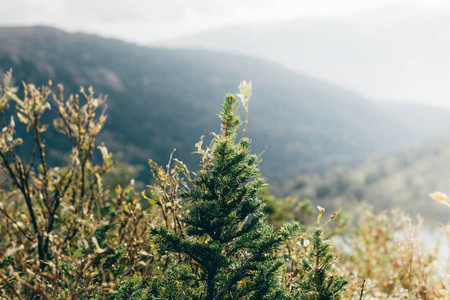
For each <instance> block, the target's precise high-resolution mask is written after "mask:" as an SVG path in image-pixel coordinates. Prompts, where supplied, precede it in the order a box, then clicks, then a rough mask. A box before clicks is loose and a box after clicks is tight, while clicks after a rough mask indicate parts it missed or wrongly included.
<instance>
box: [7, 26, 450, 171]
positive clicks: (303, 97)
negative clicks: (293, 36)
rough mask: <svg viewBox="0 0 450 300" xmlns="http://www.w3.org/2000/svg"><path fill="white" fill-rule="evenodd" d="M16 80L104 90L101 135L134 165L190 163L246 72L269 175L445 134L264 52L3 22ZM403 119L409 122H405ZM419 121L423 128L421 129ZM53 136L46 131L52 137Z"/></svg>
mask: <svg viewBox="0 0 450 300" xmlns="http://www.w3.org/2000/svg"><path fill="white" fill-rule="evenodd" d="M10 68H12V69H13V75H14V78H15V80H16V84H19V83H20V81H21V80H23V81H33V82H35V83H37V84H43V83H46V82H47V81H48V79H49V78H51V79H52V80H53V82H55V83H57V82H58V83H59V82H62V83H63V84H64V85H65V90H66V91H67V92H69V91H70V92H77V91H78V87H79V86H80V85H90V84H91V85H93V86H94V89H95V91H96V92H99V93H100V92H101V93H105V94H108V110H107V114H108V116H109V118H108V121H107V124H106V127H105V130H104V132H103V135H102V136H101V139H102V140H104V141H105V143H106V144H107V145H108V146H109V148H110V149H111V150H112V151H114V152H122V153H123V154H124V159H125V160H126V161H127V162H129V163H133V164H142V165H146V161H147V159H148V158H152V159H154V160H155V161H157V162H158V163H161V164H164V163H166V161H167V159H168V157H169V154H170V153H171V151H172V149H173V148H176V149H177V152H176V154H175V156H176V157H178V158H179V159H181V160H183V161H186V162H187V163H188V164H189V165H190V166H191V167H192V168H193V169H196V168H197V163H196V161H197V159H198V157H197V156H195V155H191V153H192V152H193V151H194V144H195V143H196V142H197V141H198V140H199V138H200V136H201V135H206V137H205V139H206V141H207V143H209V140H210V137H211V136H210V135H209V133H210V132H212V131H216V132H218V131H219V130H220V127H219V120H218V118H217V113H218V112H219V110H220V105H221V102H222V99H223V97H224V96H225V95H226V94H227V93H230V92H231V93H235V92H237V85H238V83H239V82H240V81H242V80H244V79H246V80H252V81H253V87H254V93H253V96H252V99H251V100H250V113H249V128H248V136H250V137H251V138H252V140H253V141H254V143H253V149H254V152H256V153H259V152H262V151H263V150H264V149H265V147H266V146H267V147H268V149H267V151H266V152H265V153H264V154H263V159H264V162H263V164H262V168H263V173H264V175H265V176H267V177H270V178H274V177H278V176H282V177H286V176H291V175H295V174H299V173H304V172H307V171H324V170H326V169H328V168H330V167H332V166H335V165H338V164H349V163H355V162H358V161H361V160H363V159H365V158H366V157H368V156H369V155H372V154H374V153H377V152H380V151H386V150H392V149H396V148H399V147H403V146H408V145H411V144H414V143H417V142H419V141H421V140H423V139H424V138H428V137H430V136H431V135H433V134H434V132H435V131H436V128H441V129H442V130H441V131H442V132H444V131H446V132H447V133H448V131H449V128H450V126H449V125H450V124H449V123H450V122H449V121H450V118H448V113H447V112H441V111H437V110H436V111H435V115H436V116H441V117H442V118H440V120H442V121H440V122H438V124H437V125H435V126H432V127H429V126H428V125H427V124H426V123H422V124H418V125H417V124H416V125H415V126H416V127H414V126H413V127H408V126H406V125H405V123H404V122H399V121H398V120H397V119H396V116H395V114H390V113H387V112H386V110H385V109H384V108H381V107H379V106H377V105H375V104H373V103H371V102H369V101H367V100H365V99H363V98H361V97H360V96H358V95H357V94H355V93H353V92H351V91H348V90H344V89H341V88H339V87H336V86H332V85H329V84H326V83H324V82H321V81H318V80H315V79H312V78H310V77H308V76H305V75H303V74H298V73H294V72H292V71H289V70H287V69H284V68H281V67H278V66H276V65H274V64H271V63H267V62H265V61H262V60H256V59H250V58H246V57H241V56H236V55H225V54H215V53H211V52H207V51H188V50H167V49H151V48H147V47H141V46H136V45H133V44H128V43H125V42H121V41H117V40H111V39H104V38H101V37H98V36H92V35H86V34H68V33H65V32H63V31H60V30H56V29H52V28H45V27H30V28H1V29H0V72H1V73H3V72H5V71H6V70H8V69H10ZM408 125H409V124H408ZM419 128H420V130H418V129H419ZM49 139H51V137H49Z"/></svg>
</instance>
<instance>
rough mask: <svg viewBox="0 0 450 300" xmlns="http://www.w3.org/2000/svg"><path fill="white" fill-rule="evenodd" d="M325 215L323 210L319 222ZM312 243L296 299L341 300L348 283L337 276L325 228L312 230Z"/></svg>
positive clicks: (304, 264) (303, 260)
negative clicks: (325, 236)
mask: <svg viewBox="0 0 450 300" xmlns="http://www.w3.org/2000/svg"><path fill="white" fill-rule="evenodd" d="M322 213H323V209H322V210H321V212H320V214H319V217H318V221H319V220H320V217H321V215H322ZM311 240H312V242H311V245H309V247H308V248H309V251H308V253H307V254H306V255H305V256H304V257H303V259H302V260H301V263H300V269H301V270H302V271H303V272H302V273H301V274H300V277H301V278H300V280H299V283H298V285H297V289H296V291H295V292H294V296H295V299H304V300H330V299H340V296H341V293H342V292H343V291H344V290H345V286H346V285H347V283H348V281H347V279H346V278H344V277H343V276H339V275H337V274H336V272H335V269H334V263H335V257H334V255H333V253H332V252H331V251H330V247H331V244H330V242H328V241H325V239H324V236H323V228H322V227H321V226H320V225H319V222H318V225H317V226H316V227H314V228H313V230H312V239H311Z"/></svg>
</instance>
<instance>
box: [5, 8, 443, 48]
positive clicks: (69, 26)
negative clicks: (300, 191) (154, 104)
mask: <svg viewBox="0 0 450 300" xmlns="http://www.w3.org/2000/svg"><path fill="white" fill-rule="evenodd" d="M399 4H403V5H405V4H408V5H410V4H420V5H423V6H424V7H439V9H449V8H450V1H448V0H438V1H436V0H398V1H396V0H376V1H374V0H1V1H0V11H1V12H2V14H1V18H0V26H20V25H49V26H55V27H58V28H61V29H65V30H67V31H71V32H72V31H83V32H87V33H96V34H99V35H103V36H107V37H115V38H119V39H122V40H126V41H131V42H136V43H139V44H151V43H158V42H160V41H164V40H167V39H171V38H175V37H178V36H182V35H186V34H189V33H194V32H198V31H203V30H207V29H211V28H215V27H220V26H223V25H230V24H239V23H243V22H267V21H279V20H285V19H291V18H295V17H300V16H301V17H308V16H327V17H331V16H338V15H345V14H351V13H356V12H360V11H367V10H372V9H377V8H381V7H384V6H388V5H399Z"/></svg>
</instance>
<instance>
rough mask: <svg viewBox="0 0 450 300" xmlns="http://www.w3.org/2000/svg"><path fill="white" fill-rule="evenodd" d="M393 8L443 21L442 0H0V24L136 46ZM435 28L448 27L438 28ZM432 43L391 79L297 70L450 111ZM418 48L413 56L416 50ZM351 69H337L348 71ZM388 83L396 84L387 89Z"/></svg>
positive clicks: (373, 94) (449, 1) (383, 69)
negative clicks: (49, 28)
mask: <svg viewBox="0 0 450 300" xmlns="http://www.w3.org/2000/svg"><path fill="white" fill-rule="evenodd" d="M398 7H401V8H408V10H410V9H411V8H412V9H413V11H414V12H415V14H414V15H415V16H421V15H424V14H426V13H430V12H432V13H436V12H438V13H444V16H445V18H446V16H449V18H450V0H0V12H1V13H2V14H1V17H0V26H24V25H47V26H53V27H57V28H61V29H64V30H66V31H69V32H79V31H81V32H86V33H94V34H98V35H102V36H105V37H113V38H118V39H121V40H125V41H129V42H135V43H138V44H144V45H152V44H154V45H158V44H159V43H161V42H164V41H166V40H170V39H174V38H176V37H181V36H183V35H187V34H191V33H196V32H201V31H207V30H209V29H214V28H218V27H221V26H226V25H236V24H242V23H255V22H258V23H262V22H276V21H281V20H288V19H294V18H303V19H306V20H307V19H308V18H311V19H314V18H317V17H320V18H323V19H327V18H333V17H340V18H341V19H342V16H346V15H352V14H353V15H358V16H362V17H363V18H365V16H366V15H367V14H364V13H362V12H373V11H375V10H380V11H383V12H384V11H386V12H389V11H398V9H397V10H396V9H394V8H398ZM391 17H392V16H391ZM399 17H400V15H399V14H395V15H394V16H393V19H395V20H397V19H398V18H399ZM349 19H351V18H349ZM383 22H385V20H384V19H383V20H381V22H378V20H376V22H374V24H371V23H370V21H369V20H366V19H363V22H362V23H361V24H364V26H369V27H370V26H373V25H374V26H379V25H380V24H381V23H383ZM444 27H446V26H444ZM442 30H444V31H446V30H450V29H447V28H439V29H438V31H442ZM438 42H439V41H438ZM438 44H439V43H437V45H438ZM378 46H380V47H383V45H378ZM386 46H387V45H386ZM437 47H438V49H437V50H440V52H442V53H441V54H442V55H441V56H438V57H439V59H440V61H438V62H437V64H435V65H425V66H422V69H420V68H416V67H417V64H419V65H420V64H428V63H427V62H426V60H425V59H423V57H420V55H419V56H417V57H418V58H415V57H413V58H412V59H411V60H409V61H407V62H406V63H407V65H405V67H402V70H403V71H402V72H403V73H405V72H406V74H407V76H398V78H394V79H395V81H393V80H391V79H389V78H391V77H392V76H394V75H395V76H397V75H398V74H397V75H396V74H395V73H393V72H392V69H393V66H391V65H389V61H387V62H386V61H384V60H383V61H381V62H380V64H379V65H377V70H378V73H380V74H378V75H377V74H375V73H374V74H375V75H377V76H378V77H377V78H375V77H374V78H372V79H367V80H366V79H364V78H361V80H363V84H361V82H360V81H358V80H355V79H354V78H353V77H351V76H347V77H348V78H347V77H345V76H341V75H339V74H338V75H336V74H332V73H330V72H328V73H326V74H325V75H327V74H328V75H330V76H331V78H328V77H330V76H328V77H327V76H324V75H323V74H315V73H314V72H313V71H314V70H316V69H317V66H312V68H313V71H311V70H309V69H301V71H305V72H306V73H307V74H311V75H314V76H318V78H321V79H325V80H328V81H329V82H333V83H336V84H338V85H340V86H343V87H347V88H350V89H352V90H354V91H357V92H359V93H361V94H363V95H365V96H367V97H369V98H376V99H383V100H386V99H388V100H394V101H414V102H421V103H427V104H432V105H437V106H441V107H446V108H450V89H449V87H448V82H447V78H449V76H450V71H447V69H448V68H447V66H448V65H450V59H447V57H449V58H450V54H447V52H446V51H445V49H440V48H439V46H437ZM406 50H408V49H406ZM406 50H405V49H402V51H406ZM331 51H332V50H331ZM374 51H376V50H374ZM418 51H419V52H418V53H420V49H419V50H418ZM406 52H408V51H406ZM435 52H439V51H435ZM371 55H372V56H371ZM423 55H426V58H429V56H430V55H429V53H425V54H423ZM366 56H367V57H372V58H373V53H367V55H366ZM405 57H406V56H405ZM406 59H408V58H406ZM436 59H437V58H436ZM325 63H327V62H325ZM344 68H345V66H344ZM351 70H352V69H351V68H349V70H343V71H346V72H350V73H351V72H352V71H351ZM377 70H375V71H377ZM423 70H425V71H427V72H428V73H426V72H425V73H424V72H422V71H423ZM410 77H411V78H410ZM399 78H400V79H399ZM339 79H342V80H339ZM345 80H347V81H350V83H348V82H346V81H345ZM383 80H384V81H383ZM399 80H400V81H404V82H400V81H399ZM397 82H399V83H398V84H397ZM393 83H395V85H396V86H394V87H390V85H392V84H393ZM366 85H369V88H368V87H366Z"/></svg>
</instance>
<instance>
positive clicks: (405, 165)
mask: <svg viewBox="0 0 450 300" xmlns="http://www.w3.org/2000/svg"><path fill="white" fill-rule="evenodd" d="M449 165H450V141H449V140H433V141H428V142H426V143H424V144H423V145H421V146H420V147H417V148H415V149H409V150H404V151H398V152H396V153H393V154H389V155H378V156H375V157H373V158H371V159H368V160H367V161H366V162H365V163H364V164H362V165H361V166H359V167H357V168H345V167H339V168H335V169H333V170H329V171H328V172H327V173H326V174H325V175H323V176H317V175H316V176H299V177H297V178H295V179H291V180H285V181H284V182H283V184H281V185H280V186H278V187H276V188H274V189H273V191H274V192H275V194H277V195H278V196H279V197H287V196H291V197H292V196H293V197H296V198H297V199H300V200H304V199H311V200H314V203H315V204H316V205H321V206H323V207H327V208H329V209H330V210H332V209H339V208H343V209H344V211H345V212H347V213H351V212H354V206H355V202H356V203H364V204H362V205H370V206H373V207H374V208H375V210H376V211H381V210H387V209H390V208H400V209H401V210H402V211H406V212H408V213H410V214H411V216H415V215H416V214H420V215H421V216H422V217H423V218H425V220H426V221H427V223H429V224H431V225H436V224H437V223H442V224H446V223H447V222H448V218H449V211H448V210H446V209H442V205H440V204H439V203H438V201H436V200H432V199H431V198H430V197H429V196H428V195H429V194H430V193H432V192H434V191H441V192H444V193H449V192H450V185H449V181H450V172H449V170H448V166H449Z"/></svg>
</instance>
